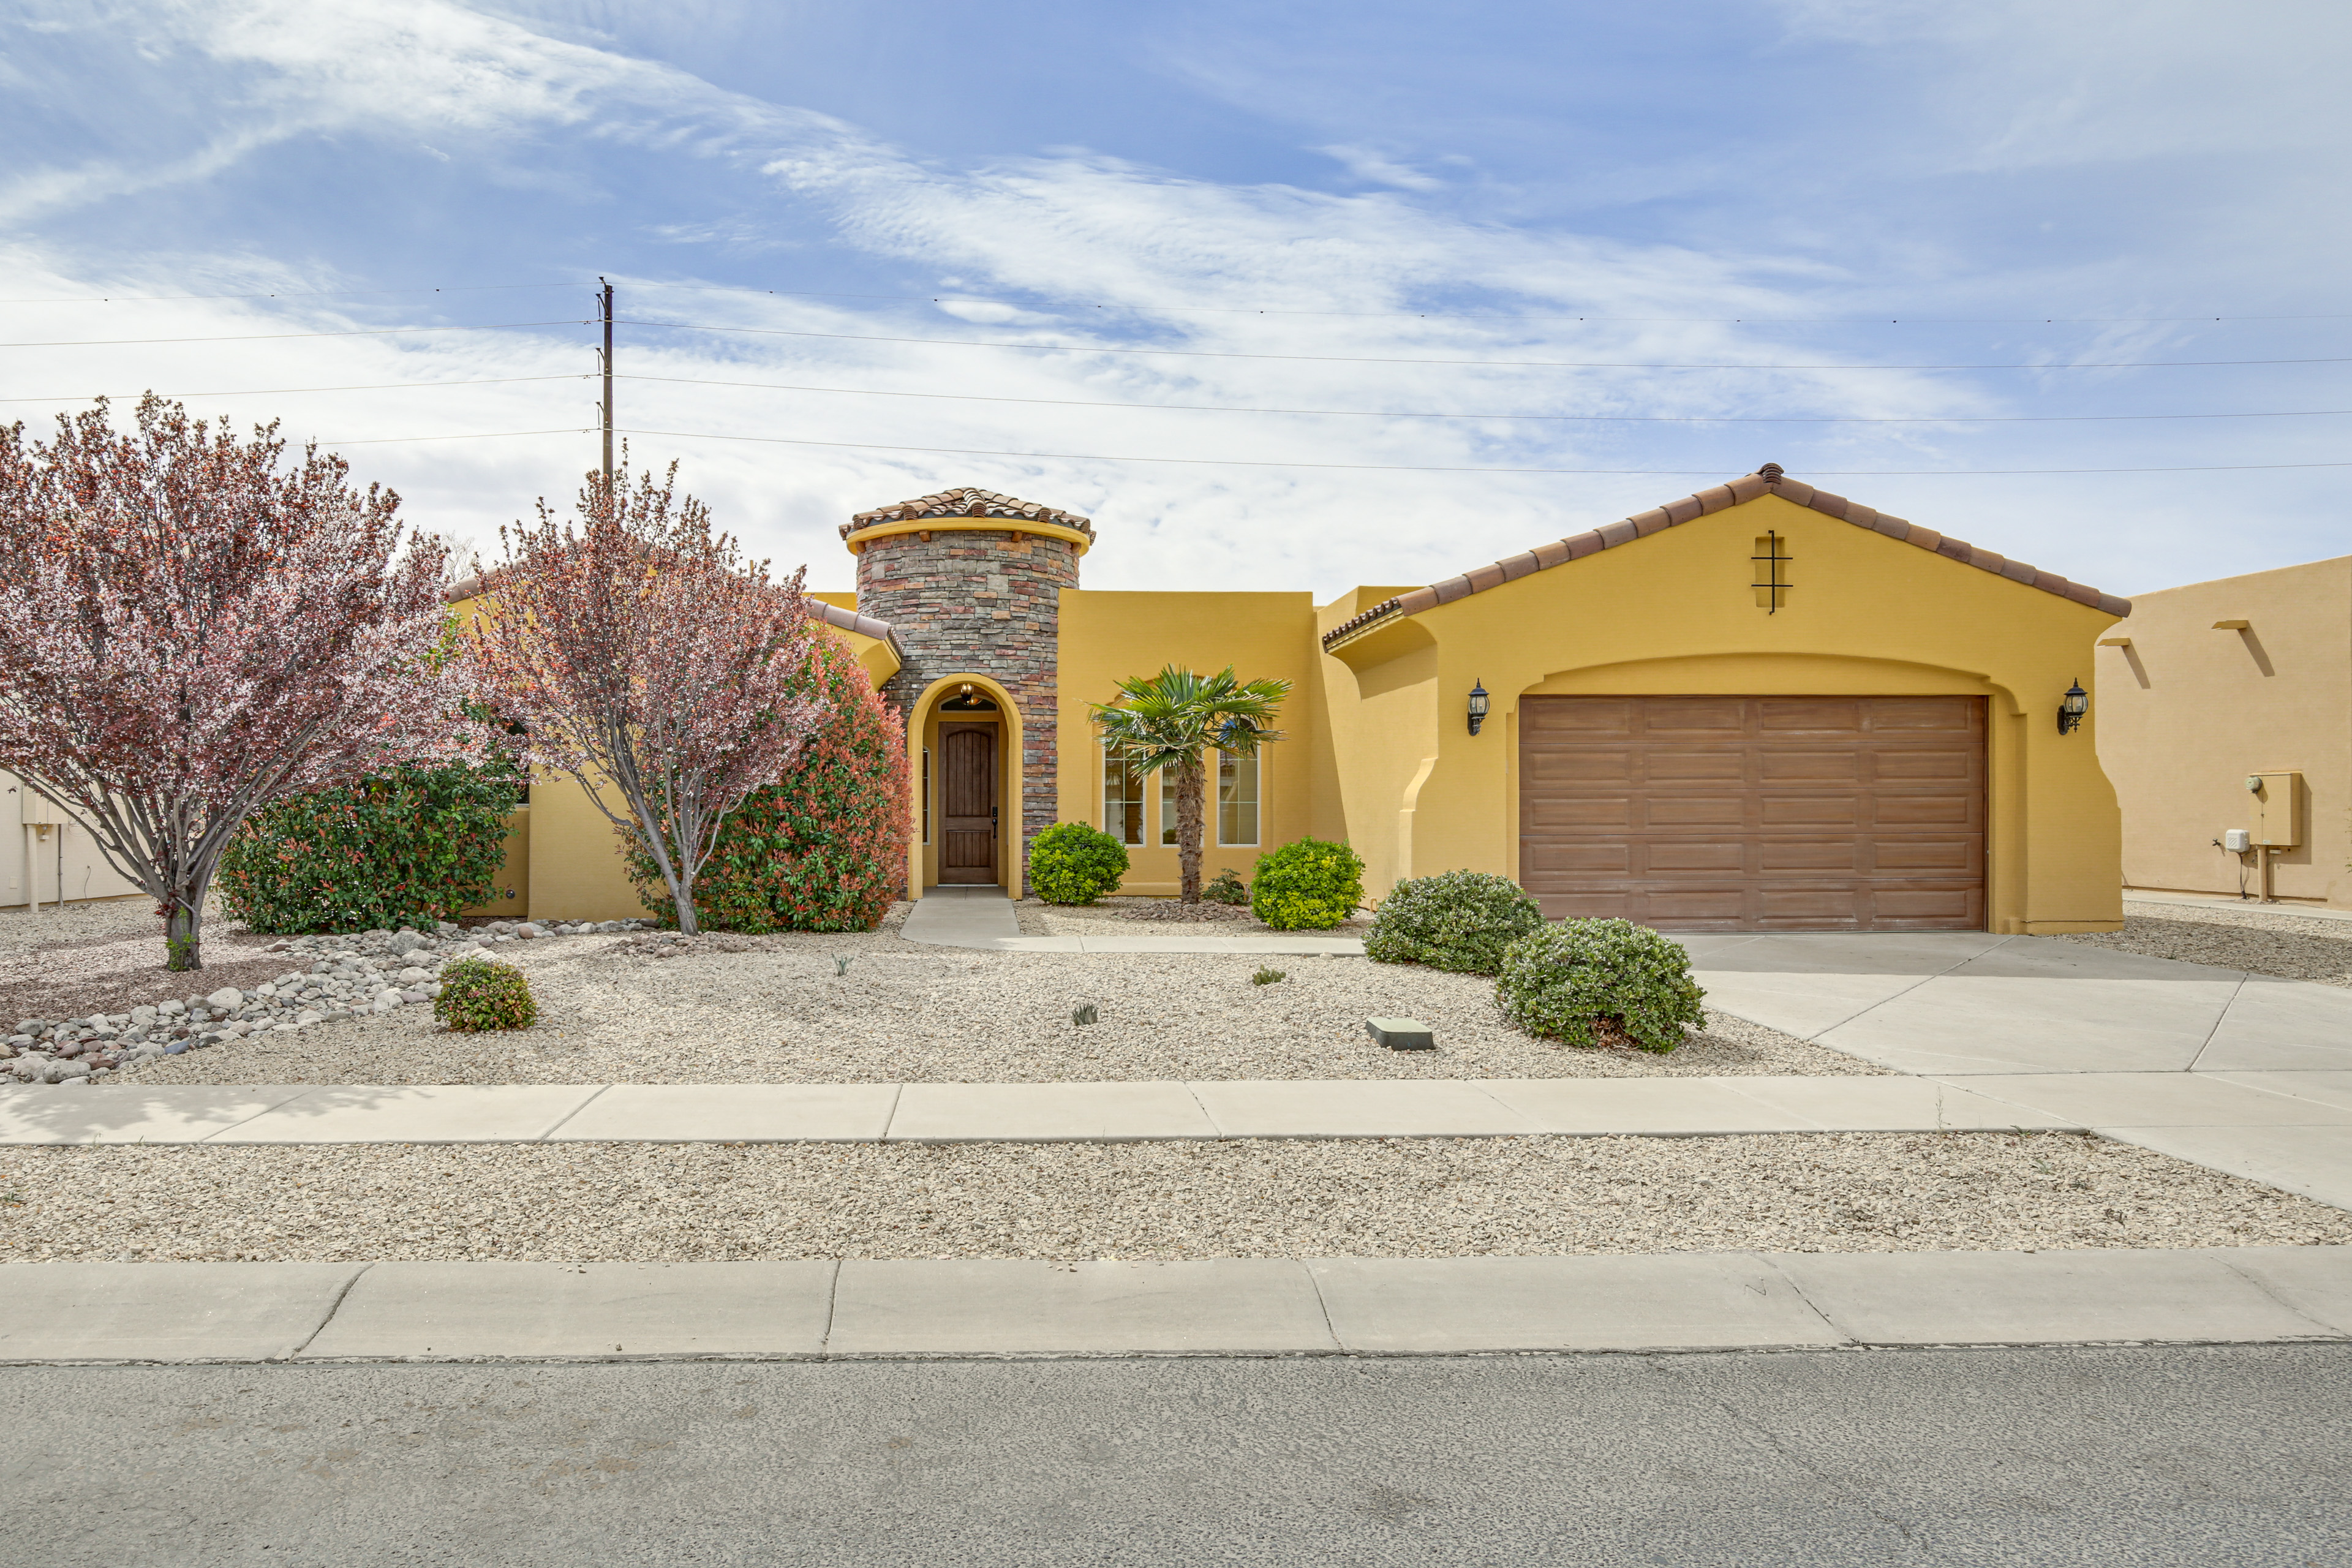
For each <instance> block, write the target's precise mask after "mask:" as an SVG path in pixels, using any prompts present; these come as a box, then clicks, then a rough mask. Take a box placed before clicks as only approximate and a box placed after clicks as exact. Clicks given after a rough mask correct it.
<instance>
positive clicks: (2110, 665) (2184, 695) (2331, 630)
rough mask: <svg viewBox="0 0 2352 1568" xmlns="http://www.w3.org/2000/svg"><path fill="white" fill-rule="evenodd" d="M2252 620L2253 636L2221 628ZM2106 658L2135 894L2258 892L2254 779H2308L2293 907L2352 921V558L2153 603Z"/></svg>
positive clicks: (2107, 701) (2292, 877)
mask: <svg viewBox="0 0 2352 1568" xmlns="http://www.w3.org/2000/svg"><path fill="white" fill-rule="evenodd" d="M2224 621H2240V622H2244V623H2245V625H2244V626H2216V625H2215V623H2216V622H2224ZM2103 641H2105V642H2109V643H2115V642H2121V643H2122V646H2106V647H2100V648H2099V650H2098V670H2099V677H2100V679H2099V689H2100V691H2101V693H2102V694H2103V701H2102V706H2103V707H2104V709H2105V721H2104V722H2103V723H2102V724H2101V726H2100V729H2099V757H2100V760H2101V761H2102V762H2103V763H2105V765H2106V771H2107V775H2108V776H2109V777H2110V778H2112V779H2114V780H2115V784H2116V794H2117V795H2118V796H2119V797H2120V798H2121V800H2122V802H2123V814H2124V838H2123V868H2124V881H2125V883H2126V885H2127V886H2130V887H2134V888H2147V889H2167V890H2172V891H2181V892H2203V893H2232V894H2234V893H2236V892H2238V891H2239V890H2240V888H2241V886H2243V887H2244V888H2245V889H2246V890H2248V891H2249V892H2254V893H2258V892H2259V890H2260V881H2259V878H2258V876H2257V873H2256V870H2255V857H2254V856H2253V855H2252V854H2246V855H2242V856H2241V855H2233V854H2229V853H2227V852H2225V851H2224V850H2222V849H2221V848H2219V847H2216V845H2215V843H2214V841H2215V840H2217V839H2219V838H2220V837H2221V835H2222V833H2223V831H2224V830H2226V829H2228V828H2232V827H2251V826H2253V824H2252V810H2251V809H2250V808H2251V807H2252V805H2253V802H2252V797H2251V796H2250V795H2248V793H2247V790H2246V787H2245V779H2246V775H2247V774H2248V773H2261V772H2270V771H2273V770H2292V771H2296V772H2300V773H2302V774H2303V776H2304V783H2305V789H2306V791H2307V795H2306V805H2305V813H2304V817H2303V820H2302V822H2301V823H2300V824H2299V826H2300V827H2301V829H2302V837H2303V843H2302V844H2301V845H2300V846H2298V847H2294V848H2292V849H2282V850H2278V851H2276V852H2275V853H2274V855H2273V873H2272V875H2273V885H2274V887H2275V889H2276V891H2277V893H2278V896H2279V897H2280V898H2282V899H2296V900H2315V901H2320V902H2325V903H2328V904H2332V905H2336V906H2337V907H2340V908H2352V870H2347V865H2346V862H2347V860H2352V556H2337V557H2336V558H2334V559H2333V560H2328V561H2314V562H2309V563H2305V564H2304V565H2300V566H2285V567H2281V568H2279V569H2278V570H2276V571H2273V572H2257V573H2252V574H2248V575H2245V576H2242V577H2223V578H2220V579H2218V580H2216V581H2213V582H2210V583H2192V584H2188V585H2186V586H2184V587H2179V588H2167V589H2164V590H2162V591H2161V592H2158V593H2154V594H2148V595H2142V596H2141V597H2139V598H2137V599H2135V600H2134V601H2133V603H2132V613H2131V615H2130V616H2129V617H2128V618H2127V619H2126V620H2124V621H2123V622H2121V623H2120V624H2118V625H2116V626H2115V627H2113V628H2112V629H2111V630H2109V631H2108V632H2107V633H2106V635H2105V638H2104V639H2103Z"/></svg>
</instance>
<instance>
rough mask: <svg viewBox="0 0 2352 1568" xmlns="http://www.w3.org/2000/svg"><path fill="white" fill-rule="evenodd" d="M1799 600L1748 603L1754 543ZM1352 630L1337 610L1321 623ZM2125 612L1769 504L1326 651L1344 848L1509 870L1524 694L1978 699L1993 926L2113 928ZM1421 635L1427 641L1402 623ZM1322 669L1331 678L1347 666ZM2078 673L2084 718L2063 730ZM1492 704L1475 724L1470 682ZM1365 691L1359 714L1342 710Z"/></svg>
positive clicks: (1374, 862) (1379, 868) (1403, 860)
mask: <svg viewBox="0 0 2352 1568" xmlns="http://www.w3.org/2000/svg"><path fill="white" fill-rule="evenodd" d="M1768 529H1770V530H1773V531H1777V532H1779V533H1780V536H1781V538H1782V541H1783V545H1784V548H1785V549H1786V550H1787V552H1788V553H1789V555H1790V557H1791V563H1790V567H1789V568H1788V569H1787V576H1788V579H1789V580H1790V582H1792V583H1793V584H1796V586H1795V588H1794V589H1793V591H1792V592H1791V593H1790V595H1789V596H1788V602H1787V604H1786V605H1784V606H1783V607H1782V608H1781V609H1780V611H1779V613H1778V614H1773V615H1768V614H1767V613H1766V612H1765V610H1764V609H1763V608H1761V607H1759V605H1757V604H1756V596H1755V594H1754V592H1753V591H1752V587H1751V584H1752V582H1753V578H1752V576H1751V572H1752V570H1753V568H1752V563H1751V562H1750V559H1749V558H1750V556H1752V555H1753V554H1754V553H1755V541H1756V539H1757V538H1758V537H1759V535H1761V534H1762V533H1764V532H1765V531H1766V530H1768ZM1345 618H1346V616H1342V615H1339V614H1336V613H1327V616H1326V624H1327V625H1330V624H1337V623H1338V622H1339V621H1340V620H1343V619H1345ZM2113 623H2114V617H2113V616H2109V615H2107V614H2105V613H2104V612H2102V611H2099V610H2096V609H2093V608H2090V607H2087V606H2085V605H2080V604H2077V603H2074V601H2071V600H2068V599H2064V598H2061V597H2059V596H2058V595H2053V594H2048V593H2043V592H2042V591H2041V590H2039V589H2035V588H2032V587H2028V586H2025V585H2023V584H2019V583H2015V582H2012V581H2010V580H2009V579H2007V578H2004V577H2000V576H1998V575H1995V574H1992V573H1990V572H1984V571H1979V570H1978V569H1977V568H1975V567H1973V566H1969V565H1966V564H1963V563H1959V562H1957V561H1953V560H1950V559H1948V558H1946V557H1944V556H1941V555H1937V554H1934V553H1932V552H1926V551H1922V550H1919V549H1917V548H1915V547H1914V546H1912V545H1909V544H1906V543H1903V542H1898V541H1895V540H1893V539H1889V538H1887V537H1885V536H1884V535H1882V534H1878V533H1874V532H1872V531H1867V530H1864V529H1860V528H1856V527H1854V526H1853V525H1852V524H1850V523H1846V522H1844V521H1840V520H1838V519H1835V518H1832V517H1827V516H1824V515H1822V514H1821V513H1819V512H1816V511H1813V510H1809V509H1807V508H1804V507H1800V506H1797V505H1795V504H1793V503H1791V502H1790V501H1787V500H1782V499H1781V498H1780V497H1778V496H1773V495H1767V496H1764V497H1761V498H1759V500H1753V501H1749V502H1748V503H1746V504H1744V505H1740V506H1735V507H1732V508H1729V509H1727V510H1723V511H1720V512H1717V513H1715V514H1713V515H1712V516H1706V517H1701V518H1698V519H1696V520H1695V521H1690V522H1685V523H1684V524H1682V525H1681V526H1679V527H1676V528H1672V529H1669V530H1666V531H1663V532H1660V533H1657V534H1654V535H1652V536H1650V537H1648V538H1644V539H1637V540H1634V541H1633V542H1628V543H1626V544H1623V545H1620V546H1618V547H1616V548H1614V549H1611V550H1606V551H1603V552H1600V553H1598V554H1595V555H1591V556H1588V557H1586V558H1585V559H1583V560H1580V561H1574V562H1570V563H1567V564H1565V565H1562V566H1559V567H1555V568H1553V569H1551V570H1549V571H1543V572H1537V573H1534V574H1530V575H1528V576H1525V577H1521V578H1519V579H1517V581H1515V582H1509V583H1505V584H1500V585H1499V586H1496V587H1494V588H1490V589H1488V590H1487V591H1486V592H1484V593H1479V594H1473V595H1468V596H1466V597H1464V598H1460V599H1456V600H1455V601H1454V602H1453V603H1451V604H1447V605H1437V606H1435V607H1433V608H1432V609H1429V610H1426V611H1423V613H1421V614H1420V615H1418V616H1412V617H1411V618H1410V620H1408V621H1406V622H1402V623H1398V624H1393V625H1391V626H1386V627H1383V628H1382V629H1381V630H1379V631H1376V632H1374V633H1372V634H1371V635H1370V636H1369V637H1362V638H1360V639H1359V640H1356V641H1353V642H1349V643H1345V644H1342V645H1341V646H1340V647H1339V648H1338V649H1337V650H1336V652H1335V654H1334V655H1328V656H1325V657H1326V663H1327V680H1328V685H1329V688H1330V689H1331V692H1332V699H1331V702H1332V719H1331V723H1332V730H1333V735H1334V740H1335V749H1336V752H1337V762H1338V768H1339V776H1340V777H1341V779H1342V780H1344V781H1346V782H1345V783H1344V784H1342V793H1343V795H1344V796H1345V804H1346V808H1347V810H1346V815H1347V818H1348V822H1349V828H1350V832H1349V838H1350V840H1351V841H1352V842H1354V843H1355V845H1356V847H1357V848H1358V849H1359V851H1360V853H1362V854H1363V855H1364V857H1365V859H1366V861H1367V862H1368V864H1370V866H1372V867H1373V868H1376V876H1375V879H1371V880H1370V883H1369V890H1370V891H1371V892H1373V893H1374V894H1377V893H1379V892H1380V891H1381V890H1382V889H1385V888H1386V886H1387V885H1388V883H1389V882H1390V881H1391V880H1393V879H1394V878H1396V877H1397V876H1401V875H1416V876H1419V875H1427V874H1429V873H1431V872H1434V871H1442V870H1446V869H1450V868H1456V867H1469V868H1474V869H1478V870H1487V871H1497V872H1501V873H1504V874H1506V875H1516V874H1517V845H1518V832H1517V822H1518V801H1517V789H1518V779H1517V741H1518V736H1517V710H1518V702H1519V699H1520V698H1521V697H1522V696H1523V695H1527V694H1530V693H1538V692H1540V693H1566V692H1583V693H1592V694H1600V693H1612V694H1614V693H1625V694H1648V693H1658V692H1707V693H1723V694H1736V695H1769V694H1776V693H1784V692H1804V693H1814V692H1840V693H1858V694H1886V695H1900V694H1922V695H1926V694H1955V693H1956V694H1968V695H1978V696H1982V697H1984V698H1986V699H1987V700H1988V704H1989V711H1990V715H1991V719H1992V724H1991V735H1990V740H1989V742H1988V745H1989V749H1990V756H1989V757H1988V763H1989V765H1990V781H1989V785H1988V799H1987V806H1988V811H1989V816H1990V829H1991V849H1990V856H1991V860H1990V867H1989V868H1988V871H1989V874H1988V879H1987V882H1988V886H1987V898H1988V910H1989V911H1990V913H1989V923H1990V927H1991V929H1993V930H1994V931H2018V932H2024V931H2080V930H2098V929H2112V928H2113V927H2115V926H2116V925H2118V924H2120V922H2121V919H2122V903H2121V896H2120V891H2119V885H2118V884H2119V878H2118V871H2117V868H2118V865H2119V858H2120V854H2121V828H2120V823H2119V818H2118V814H2117V811H2116V796H2115V792H2114V790H2113V789H2112V788H2111V787H2110V786H2109V785H2108V783H2107V780H2106V777H2105V774H2104V773H2101V771H2100V769H2099V762H2098V755H2097V752H2096V751H2095V728H2096V725H2097V723H2098V721H2099V719H2100V716H2101V705H2100V703H2099V702H2098V701H2097V700H2096V692H2097V688H2096V687H2095V686H2094V680H2093V677H2092V676H2091V675H2090V673H2089V671H2090V669H2091V658H2090V651H2091V647H2092V645H2093V643H2094V642H2095V639H2096V638H2097V637H2098V636H2099V635H2100V634H2101V633H2102V632H2104V631H2105V629H2106V628H2107V627H2108V626H2111V625H2112V624H2113ZM1415 628H1417V630H1416V629H1415ZM1330 666H1339V667H1341V668H1338V669H1333V668H1329V667H1330ZM2078 675H2080V676H2081V677H2082V679H2083V680H2084V685H2085V686H2086V687H2091V688H2092V689H2093V690H2094V698H2095V700H2094V702H2093V705H2092V711H2091V719H2090V721H2089V722H2088V723H2086V724H2085V725H2084V728H2083V730H2081V731H2078V732H2077V733H2075V734H2074V735H2070V736H2061V735H2060V734H2059V733H2058V732H2057V724H2056V717H2055V716H2056V711H2057V707H2058V700H2059V697H2060V695H2061V694H2062V693H2063V691H2064V690H2065V689H2066V688H2067V686H2068V685H2069V684H2070V682H2071V681H2072V680H2073V679H2075V678H2076V677H2077V676H2078ZM1474 683H1483V684H1484V685H1485V686H1486V689H1487V690H1488V691H1489V692H1490V693H1492V694H1493V699H1492V709H1491V713H1490V716H1489V718H1488V719H1487V721H1486V727H1485V730H1484V732H1483V733H1481V734H1479V735H1478V736H1475V737H1473V736H1471V735H1470V734H1469V732H1468V726H1467V723H1466V700H1467V696H1468V693H1469V690H1470V688H1471V686H1472V685H1473V684H1474ZM1351 694H1360V696H1361V699H1362V700H1361V701H1360V704H1358V706H1359V707H1360V712H1359V713H1356V714H1353V715H1351V714H1350V713H1349V711H1348V710H1349V706H1350V705H1349V701H1348V700H1347V699H1348V698H1349V696H1350V695H1351Z"/></svg>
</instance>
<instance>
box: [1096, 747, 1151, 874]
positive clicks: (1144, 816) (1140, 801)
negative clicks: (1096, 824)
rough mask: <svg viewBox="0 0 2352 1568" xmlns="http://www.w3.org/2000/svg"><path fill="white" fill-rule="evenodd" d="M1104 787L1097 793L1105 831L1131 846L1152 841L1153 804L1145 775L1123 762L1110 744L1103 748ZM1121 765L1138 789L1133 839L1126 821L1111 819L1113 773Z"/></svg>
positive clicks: (1130, 782)
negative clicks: (1146, 785)
mask: <svg viewBox="0 0 2352 1568" xmlns="http://www.w3.org/2000/svg"><path fill="white" fill-rule="evenodd" d="M1102 759H1103V772H1102V788H1101V789H1099V790H1097V792H1096V795H1097V798H1098V800H1099V802H1100V804H1101V806H1102V826H1103V831H1104V832H1105V833H1108V834H1109V835H1110V836H1111V837H1113V838H1116V839H1118V841H1119V842H1120V843H1121V844H1124V845H1127V846H1128V847H1129V848H1132V849H1140V848H1142V847H1144V846H1145V845H1147V844H1149V843H1150V842H1151V806H1150V793H1149V792H1148V791H1146V790H1145V789H1144V787H1143V776H1142V775H1141V774H1139V773H1136V772H1135V770H1134V769H1133V768H1132V767H1131V766H1129V765H1128V764H1126V763H1121V762H1120V761H1119V760H1118V756H1117V755H1116V753H1114V752H1112V751H1111V749H1110V748H1109V747H1108V746H1105V747H1104V748H1103V749H1102ZM1120 767H1125V768H1126V769H1127V775H1128V780H1129V784H1131V785H1132V786H1133V787H1134V789H1135V791H1136V795H1135V837H1134V838H1133V839H1132V840H1130V839H1129V838H1128V837H1127V836H1126V833H1125V831H1124V830H1125V828H1126V826H1127V824H1126V823H1124V822H1114V821H1112V820H1111V810H1110V781H1111V773H1112V770H1113V769H1115V768H1120ZM1124 804H1125V802H1124V800H1122V802H1121V805H1122V806H1123V805H1124Z"/></svg>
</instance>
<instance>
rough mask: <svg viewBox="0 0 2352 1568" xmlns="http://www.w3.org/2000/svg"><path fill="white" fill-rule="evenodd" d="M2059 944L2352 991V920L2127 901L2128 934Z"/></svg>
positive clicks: (2099, 934)
mask: <svg viewBox="0 0 2352 1568" xmlns="http://www.w3.org/2000/svg"><path fill="white" fill-rule="evenodd" d="M2059 940H2061V941H2063V942H2082V943H2084V945H2086V946H2090V947H2106V948H2114V949H2116V950H2117V951H2118V952H2137V953H2142V954H2145V955H2146V956H2147V957H2149V958H2172V959H2178V960H2179V961H2180V962H2181V963H2210V964H2213V965H2216V966H2217V967H2220V968H2222V969H2243V970H2248V971H2251V972H2252V973H2256V974H2274V975H2276V976H2278V977H2279V978H2280V979H2282V980H2314V981H2317V982H2318V983H2319V984H2322V985H2346V986H2352V921H2331V920H2316V919H2314V918H2312V917H2311V916H2308V915H2294V914H2285V913H2281V912H2276V911H2273V910H2265V909H2262V908H2259V907H2255V908H2243V907H2236V906H2232V905H2229V904H2210V905H2192V904H2149V903H2141V902H2138V901H2137V900H2133V899H2131V898H2128V897H2126V899H2125V900H2124V929H2123V930H2121V931H2081V932H2077V933H2074V934H2073V935H2069V936H2065V937H2062V938H2060V939H2059Z"/></svg>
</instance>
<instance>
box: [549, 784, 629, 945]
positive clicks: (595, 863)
mask: <svg viewBox="0 0 2352 1568" xmlns="http://www.w3.org/2000/svg"><path fill="white" fill-rule="evenodd" d="M608 795H609V798H611V799H612V800H613V801H614V803H615V804H616V805H617V804H618V802H619V793H618V792H617V791H613V792H608ZM528 886H529V890H530V916H531V918H532V919H533V920H551V921H625V920H642V919H644V918H645V915H646V906H645V903H644V901H643V900H640V899H639V898H638V897H637V890H636V889H635V886H634V885H632V884H631V882H630V881H629V878H628V874H627V872H626V871H625V870H624V869H623V864H622V860H621V843H620V838H619V837H618V836H617V835H616V834H614V831H613V825H612V823H611V822H609V821H608V820H606V818H605V816H604V813H603V812H601V811H599V810H598V809H597V808H596V803H595V802H594V801H593V800H590V799H589V798H588V792H587V791H586V790H585V789H583V788H582V787H581V786H580V784H578V783H577V782H576V781H574V780H573V779H572V777H571V775H570V774H568V773H551V772H549V771H548V770H546V769H544V768H534V769H532V770H531V775H530V881H529V884H528Z"/></svg>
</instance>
